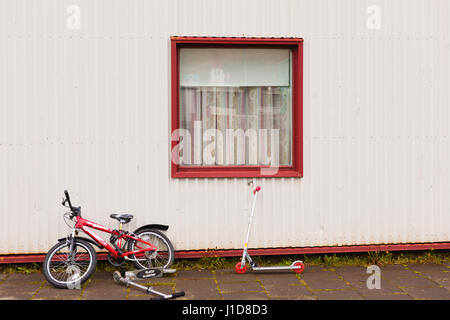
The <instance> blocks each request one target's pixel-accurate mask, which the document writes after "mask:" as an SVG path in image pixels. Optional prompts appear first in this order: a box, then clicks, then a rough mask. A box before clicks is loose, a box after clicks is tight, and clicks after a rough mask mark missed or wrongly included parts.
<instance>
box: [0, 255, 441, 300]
mask: <svg viewBox="0 0 450 320" xmlns="http://www.w3.org/2000/svg"><path fill="white" fill-rule="evenodd" d="M380 269H381V282H380V284H381V288H380V289H368V287H367V279H368V277H370V276H371V274H368V273H367V269H366V268H365V267H339V268H338V267H335V268H326V267H320V266H306V269H305V271H304V273H303V274H301V275H296V274H295V273H292V272H287V273H285V272H284V273H251V272H248V273H246V274H243V275H239V274H236V273H235V272H234V270H178V271H177V273H176V274H174V275H170V276H164V277H162V278H155V279H152V280H151V281H149V282H148V283H152V286H153V287H154V288H155V289H157V290H159V291H161V292H164V293H170V292H175V291H180V290H183V291H185V292H186V296H184V297H182V298H179V299H181V300H183V299H184V300H280V299H281V300H322V299H327V300H330V299H332V300H364V299H369V300H373V299H376V300H380V299H382V300H413V299H416V300H417V299H419V300H420V299H431V300H450V263H447V264H414V265H413V264H411V265H387V266H382V267H380ZM141 283H142V282H141ZM148 298H149V295H146V294H145V293H142V292H141V291H139V290H137V289H134V288H127V287H124V286H120V285H118V284H116V283H115V282H114V281H113V279H112V273H111V272H104V271H96V272H95V273H94V274H93V276H92V277H91V279H89V281H88V282H86V283H85V284H84V285H83V286H82V288H81V289H73V290H65V289H55V288H53V287H52V286H51V285H49V284H48V283H47V282H46V281H45V279H44V277H43V275H42V274H41V273H31V274H19V273H11V274H0V299H1V300H30V299H31V300H55V299H64V300H73V299H75V300H124V299H127V300H139V299H148Z"/></svg>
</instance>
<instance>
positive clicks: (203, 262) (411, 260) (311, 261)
mask: <svg viewBox="0 0 450 320" xmlns="http://www.w3.org/2000/svg"><path fill="white" fill-rule="evenodd" d="M252 259H253V260H254V261H255V262H256V263H257V264H258V265H260V266H265V265H267V266H269V265H270V266H286V265H290V264H291V263H292V262H293V261H295V260H302V261H303V262H304V263H305V264H306V265H311V266H325V267H341V266H365V267H367V266H369V265H380V266H383V265H388V264H418V263H438V264H446V263H449V262H450V251H449V250H439V251H434V250H429V251H406V252H401V251H395V252H388V251H382V252H380V251H374V252H366V253H337V254H310V255H309V254H308V255H289V256H255V257H252ZM239 261H240V258H239V257H233V258H228V257H227V258H225V257H218V256H214V257H205V258H198V259H182V260H176V261H175V264H174V265H173V267H174V268H176V269H177V268H178V269H186V270H189V269H232V268H234V267H235V265H236V263H237V262H239Z"/></svg>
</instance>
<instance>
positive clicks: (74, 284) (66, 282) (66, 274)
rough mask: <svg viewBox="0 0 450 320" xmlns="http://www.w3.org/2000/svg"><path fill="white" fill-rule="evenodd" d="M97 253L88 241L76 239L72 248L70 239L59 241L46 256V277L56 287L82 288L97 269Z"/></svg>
mask: <svg viewBox="0 0 450 320" xmlns="http://www.w3.org/2000/svg"><path fill="white" fill-rule="evenodd" d="M96 265H97V254H96V252H95V250H94V248H93V247H92V246H91V245H90V244H89V243H88V242H86V241H83V240H80V239H75V240H74V248H73V249H72V250H70V242H69V241H65V240H64V241H61V242H59V243H57V244H56V245H55V246H53V248H51V249H50V251H49V252H48V253H47V255H46V256H45V260H44V264H43V273H44V276H45V279H46V280H47V281H48V282H49V283H50V284H52V285H53V286H54V287H56V288H61V289H80V288H81V284H82V283H84V282H85V281H86V280H87V279H88V278H89V277H90V276H91V275H92V273H93V272H94V271H95V267H96Z"/></svg>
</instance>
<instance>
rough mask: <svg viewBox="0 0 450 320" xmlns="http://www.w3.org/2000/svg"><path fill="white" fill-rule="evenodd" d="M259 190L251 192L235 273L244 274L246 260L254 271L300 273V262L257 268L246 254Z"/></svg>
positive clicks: (302, 267)
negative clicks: (242, 249) (246, 224)
mask: <svg viewBox="0 0 450 320" xmlns="http://www.w3.org/2000/svg"><path fill="white" fill-rule="evenodd" d="M260 190H261V187H259V186H257V187H256V188H255V189H254V190H253V195H254V199H253V206H252V213H251V215H250V221H249V223H248V229H247V237H246V238H245V243H244V252H243V254H242V259H241V261H239V262H238V263H237V264H236V266H235V270H236V272H237V273H240V274H242V273H245V272H246V271H247V264H246V260H247V261H248V264H249V265H250V267H251V268H252V270H254V271H280V270H292V271H294V272H296V273H302V272H303V270H304V269H305V265H304V264H303V262H302V261H300V260H297V261H294V262H293V263H292V264H291V265H290V266H277V267H259V266H258V265H257V264H256V262H255V261H253V260H252V258H251V257H250V254H249V253H248V240H249V237H250V229H251V226H252V220H253V216H254V212H255V204H256V197H257V195H258V192H259V191H260Z"/></svg>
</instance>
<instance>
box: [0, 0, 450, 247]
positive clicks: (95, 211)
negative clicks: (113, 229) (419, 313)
mask: <svg viewBox="0 0 450 320" xmlns="http://www.w3.org/2000/svg"><path fill="white" fill-rule="evenodd" d="M73 4H75V5H78V6H79V7H80V9H81V29H80V30H74V31H73V30H69V29H68V28H67V27H66V21H67V17H68V14H67V13H66V9H67V7H68V6H69V5H73ZM369 5H378V6H379V8H380V9H381V29H380V30H369V29H368V28H367V27H366V21H367V18H368V14H367V13H366V9H367V7H368V6H369ZM449 20H450V2H449V1H447V0H440V1H426V0H421V1H418V0H402V1H400V0H397V1H394V0H390V1H377V0H373V1H361V0H345V1H334V0H327V1H324V0H320V1H312V0H311V1H298V0H292V1H280V0H264V1H261V0H253V1H237V0H235V1H234V0H233V1H224V0H221V1H211V0H202V1H199V0H197V1H182V0H179V1H146V0H130V1H118V0H101V1H100V0H96V1H88V0H85V1H80V0H70V1H67V0H64V1H61V0H47V1H45V0H39V1H28V0H9V1H8V0H2V1H1V2H0V217H1V221H2V223H1V228H0V230H1V232H0V254H7V253H37V252H45V251H47V250H48V249H49V247H50V246H51V245H53V244H54V243H55V241H56V239H57V238H58V237H60V236H64V235H65V234H66V233H67V228H66V227H65V224H64V223H63V220H62V213H63V212H64V210H63V209H64V208H62V207H61V206H60V198H61V197H62V192H63V190H64V189H65V188H67V189H69V191H70V192H71V195H72V199H73V202H74V203H75V204H79V205H81V206H82V208H83V214H84V216H85V217H87V218H90V219H92V220H95V221H97V222H100V223H104V224H107V225H109V226H114V223H113V221H112V220H111V219H110V218H109V217H108V216H109V214H110V213H117V212H129V213H132V214H134V215H135V216H136V218H135V220H133V222H132V223H131V226H130V227H131V228H134V227H136V226H138V225H141V224H144V223H166V224H169V225H170V229H169V231H168V235H169V237H170V238H171V239H172V240H173V242H174V245H175V248H176V249H177V250H184V249H207V248H220V249H223V248H240V247H242V242H243V240H244V234H245V229H246V227H247V218H248V215H249V211H250V208H251V199H252V198H251V193H250V192H249V190H248V187H247V179H180V180H176V179H171V178H170V166H169V164H170V150H169V137H170V112H169V110H170V87H169V83H170V65H169V37H170V36H173V35H181V36H249V37H250V36H251V37H302V38H304V40H305V42H304V177H303V178H301V179H294V178H284V179H280V178H272V179H271V178H266V179H257V183H258V184H260V185H261V186H262V188H263V192H262V194H261V197H260V198H259V200H260V201H259V202H258V205H257V212H256V218H255V224H254V229H253V233H252V237H251V240H250V246H251V247H259V248H267V247H290V246H328V245H357V244H376V243H404V242H434V241H449V240H450V214H449V213H450V197H449V196H448V195H449V192H450V185H449V184H450V182H449V181H450V153H449V146H450V144H449V136H450V113H449V106H450V99H449V83H450V79H449V74H450V63H449V56H450V40H449V30H450V25H449Z"/></svg>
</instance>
